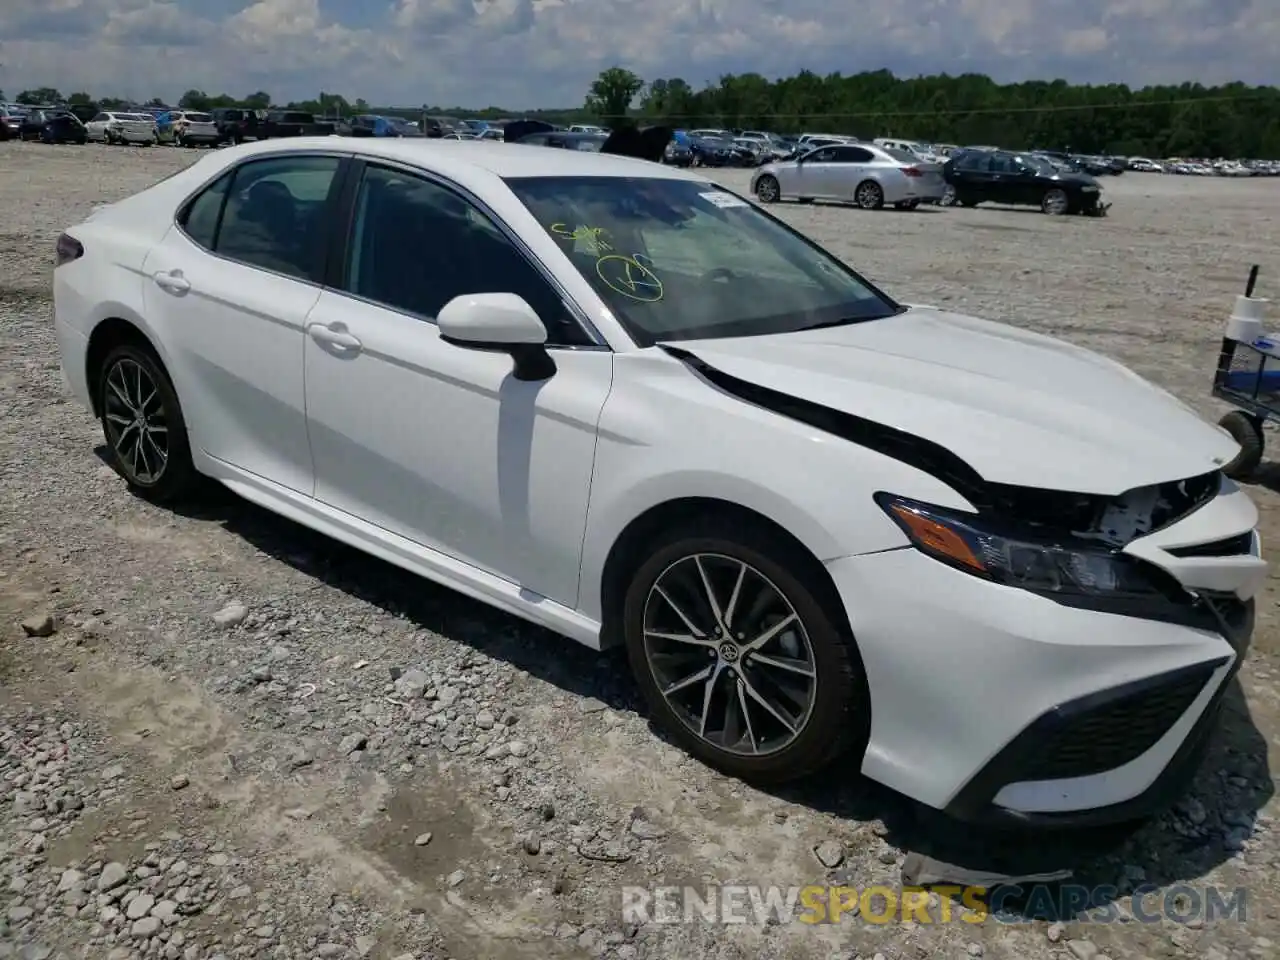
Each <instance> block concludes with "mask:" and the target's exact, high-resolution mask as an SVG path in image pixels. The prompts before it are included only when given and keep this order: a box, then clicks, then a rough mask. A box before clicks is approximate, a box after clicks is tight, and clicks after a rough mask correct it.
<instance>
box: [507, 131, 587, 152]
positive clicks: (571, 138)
mask: <svg viewBox="0 0 1280 960" xmlns="http://www.w3.org/2000/svg"><path fill="white" fill-rule="evenodd" d="M608 139H609V138H608V137H606V136H603V135H601V134H598V133H570V132H569V131H568V130H554V131H552V132H550V133H530V134H527V135H526V136H524V137H522V138H521V139H520V140H519V141H518V142H519V143H523V144H528V145H529V146H537V147H560V148H561V149H563V150H586V151H589V152H592V153H599V152H600V148H601V147H603V146H604V145H605V142H606V141H607V140H608ZM507 142H511V141H510V139H509V138H508V140H507Z"/></svg>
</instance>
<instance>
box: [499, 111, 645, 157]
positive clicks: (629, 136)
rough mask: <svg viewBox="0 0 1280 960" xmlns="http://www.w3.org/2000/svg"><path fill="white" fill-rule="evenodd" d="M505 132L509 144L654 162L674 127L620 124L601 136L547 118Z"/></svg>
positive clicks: (521, 122) (518, 122) (516, 124)
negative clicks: (578, 130) (560, 127)
mask: <svg viewBox="0 0 1280 960" xmlns="http://www.w3.org/2000/svg"><path fill="white" fill-rule="evenodd" d="M503 132H504V137H505V142H506V143H511V144H520V145H522V146H536V147H555V148H558V149H561V150H575V151H580V152H586V153H615V154H624V155H626V156H629V157H634V158H636V159H640V160H649V161H652V162H654V163H660V162H662V158H663V154H664V152H665V149H666V147H667V145H668V143H669V142H670V141H671V128H670V127H665V126H653V127H644V128H635V127H618V128H617V129H615V130H614V131H613V132H612V133H610V134H609V135H608V136H605V137H601V136H600V135H599V134H598V133H582V132H578V133H574V132H573V131H570V130H561V129H559V128H558V127H556V126H554V125H553V124H550V123H547V122H546V121H544V120H513V121H511V122H510V123H508V124H507V125H506V128H505V129H504V131H503ZM482 139H483V138H482Z"/></svg>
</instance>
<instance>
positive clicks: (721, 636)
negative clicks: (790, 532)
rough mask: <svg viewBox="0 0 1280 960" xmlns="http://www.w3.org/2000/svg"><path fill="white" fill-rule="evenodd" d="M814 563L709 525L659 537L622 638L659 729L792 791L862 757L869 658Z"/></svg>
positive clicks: (627, 603)
mask: <svg viewBox="0 0 1280 960" xmlns="http://www.w3.org/2000/svg"><path fill="white" fill-rule="evenodd" d="M815 566H816V561H813V560H812V558H811V557H809V556H808V555H807V554H805V553H804V551H803V550H802V549H800V548H799V547H797V546H795V545H793V544H792V543H790V542H788V541H787V540H786V539H785V538H783V537H781V536H778V535H777V534H773V533H771V532H770V531H767V530H764V529H762V528H753V527H751V526H750V525H749V524H748V525H745V526H744V525H743V524H741V523H737V522H733V523H731V522H727V521H725V520H722V519H717V518H715V517H708V518H705V519H703V520H699V521H695V522H693V523H690V524H686V525H685V526H684V527H683V528H682V529H677V530H673V531H671V532H669V533H668V534H667V535H665V536H663V537H660V538H659V539H658V540H657V541H656V542H655V543H653V544H652V545H651V546H650V548H649V555H648V559H647V560H645V561H644V562H643V563H642V564H641V565H640V567H639V569H637V571H636V572H635V574H634V575H633V576H632V578H631V583H630V585H629V587H628V589H627V592H626V595H625V600H624V603H623V613H622V620H623V629H624V635H625V638H626V645H627V653H628V657H629V659H630V662H631V667H632V670H633V671H634V673H635V676H636V680H637V682H638V683H639V685H640V688H641V689H642V691H643V692H644V695H645V698H646V699H647V701H648V703H649V706H650V709H651V711H652V714H653V718H654V720H655V722H656V723H658V724H659V725H660V726H662V727H663V728H664V729H665V730H666V731H667V733H669V734H670V736H671V737H672V739H674V740H675V741H676V742H677V743H679V744H680V745H681V746H682V747H683V748H684V749H685V750H687V751H688V752H689V753H691V754H692V755H694V756H695V757H697V758H698V759H700V760H702V761H703V762H705V763H707V764H709V765H711V766H713V767H715V768H717V769H719V770H722V771H724V772H725V773H728V774H730V775H732V776H736V777H741V778H742V779H744V780H748V781H751V782H755V783H779V782H784V781H788V780H795V779H798V778H800V777H804V776H806V775H808V774H810V773H813V772H815V771H817V770H819V769H821V768H822V767H824V766H826V765H827V764H828V763H830V762H831V761H833V760H835V759H836V758H837V757H840V756H841V755H843V754H846V753H848V752H850V751H852V750H862V749H865V746H866V738H867V734H868V731H869V730H870V712H869V711H870V698H869V695H868V693H867V689H866V681H865V677H864V674H863V671H862V665H861V659H860V657H859V655H858V652H857V649H856V647H855V645H854V642H853V638H852V637H850V636H848V635H847V628H846V627H844V626H843V616H842V615H841V613H840V612H839V611H838V610H834V609H831V608H830V607H831V604H833V603H835V602H838V601H833V600H828V599H826V598H825V597H823V596H822V591H821V589H818V591H817V593H815V592H814V589H813V585H814V584H816V583H819V582H820V578H821V577H822V576H823V573H822V570H821V568H820V567H818V568H817V569H816V570H814V569H813V568H814V567H815Z"/></svg>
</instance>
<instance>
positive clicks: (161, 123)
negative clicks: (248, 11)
mask: <svg viewBox="0 0 1280 960" xmlns="http://www.w3.org/2000/svg"><path fill="white" fill-rule="evenodd" d="M334 132H336V130H335V125H334V124H333V123H328V122H324V121H317V120H316V118H315V117H314V116H312V115H311V114H309V113H303V112H298V111H292V110H246V109H241V108H235V107H228V108H219V109H216V110H210V111H208V112H206V111H201V110H181V109H178V110H168V109H165V110H141V109H140V110H131V111H130V110H92V109H84V108H77V107H75V106H69V107H68V106H48V105H35V106H33V105H28V104H17V103H4V104H0V139H16V140H42V141H44V142H45V143H88V142H90V141H96V142H100V143H121V144H138V145H143V146H147V145H151V144H164V143H168V144H175V145H177V146H183V147H200V146H207V147H212V146H217V145H218V144H222V143H240V142H242V141H245V140H265V139H268V138H271V137H294V136H301V135H323V134H329V133H334Z"/></svg>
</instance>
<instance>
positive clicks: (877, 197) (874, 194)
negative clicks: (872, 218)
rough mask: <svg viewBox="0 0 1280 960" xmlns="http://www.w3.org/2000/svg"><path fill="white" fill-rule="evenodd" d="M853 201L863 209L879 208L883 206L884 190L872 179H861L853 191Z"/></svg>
mask: <svg viewBox="0 0 1280 960" xmlns="http://www.w3.org/2000/svg"><path fill="white" fill-rule="evenodd" d="M853 198H854V200H853V202H854V203H856V204H857V205H858V206H860V207H861V208H862V209H863V210H879V209H880V208H881V207H883V206H884V190H883V189H882V188H881V186H880V184H878V183H876V182H875V181H874V180H863V181H862V182H861V183H860V184H858V186H857V187H855V188H854V191H853Z"/></svg>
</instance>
